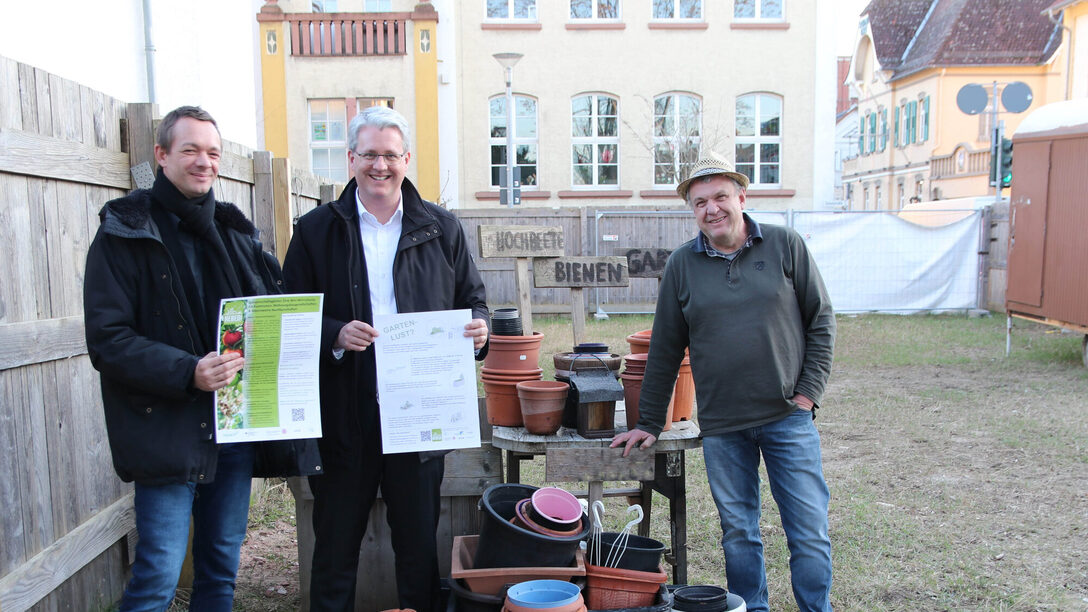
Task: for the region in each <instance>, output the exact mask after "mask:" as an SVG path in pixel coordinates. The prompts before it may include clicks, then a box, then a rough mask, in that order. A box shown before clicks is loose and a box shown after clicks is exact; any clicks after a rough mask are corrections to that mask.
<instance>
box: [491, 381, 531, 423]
mask: <svg viewBox="0 0 1088 612" xmlns="http://www.w3.org/2000/svg"><path fill="white" fill-rule="evenodd" d="M484 391H486V392H487V398H486V401H485V403H486V404H487V422H488V423H490V424H492V425H499V426H504V427H521V425H522V423H523V421H522V420H521V400H520V399H518V391H517V386H516V383H504V382H494V381H490V380H487V379H484Z"/></svg>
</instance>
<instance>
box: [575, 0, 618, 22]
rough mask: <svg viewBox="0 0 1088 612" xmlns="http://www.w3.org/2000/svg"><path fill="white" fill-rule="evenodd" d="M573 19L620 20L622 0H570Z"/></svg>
mask: <svg viewBox="0 0 1088 612" xmlns="http://www.w3.org/2000/svg"><path fill="white" fill-rule="evenodd" d="M570 18H571V19H600V20H609V19H619V18H620V0H570Z"/></svg>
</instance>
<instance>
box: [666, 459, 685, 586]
mask: <svg viewBox="0 0 1088 612" xmlns="http://www.w3.org/2000/svg"><path fill="white" fill-rule="evenodd" d="M672 479H673V481H674V488H673V492H674V494H673V497H672V499H670V500H669V519H670V522H671V523H672V546H673V555H674V556H675V558H676V565H675V566H673V582H674V583H676V584H687V583H688V491H687V481H686V470H685V469H684V451H680V474H679V475H678V476H675V477H672Z"/></svg>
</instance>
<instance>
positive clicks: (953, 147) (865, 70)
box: [843, 0, 1086, 210]
mask: <svg viewBox="0 0 1088 612" xmlns="http://www.w3.org/2000/svg"><path fill="white" fill-rule="evenodd" d="M1052 4H1053V0H874V1H873V2H871V3H870V4H869V6H868V7H867V8H866V9H865V11H864V12H863V13H862V15H861V20H860V22H859V28H858V30H859V37H858V43H857V47H856V50H855V53H854V56H853V59H852V64H851V69H850V73H849V75H848V77H847V81H848V84H849V85H850V87H851V89H852V91H853V92H854V93H855V94H856V95H857V97H858V112H859V121H860V125H861V130H860V132H861V133H860V136H859V147H860V154H859V155H858V156H857V157H856V158H854V159H852V160H848V161H847V162H846V163H845V164H844V170H843V183H844V185H845V186H846V191H847V196H846V197H847V201H848V206H849V208H851V209H853V210H895V209H898V208H901V207H902V206H903V205H905V204H907V203H908V202H909V201H910V200H911V199H912V198H913V197H917V198H919V199H920V200H923V201H925V200H944V199H951V198H959V197H970V196H985V195H987V194H993V193H994V188H993V187H990V186H989V182H990V181H989V173H990V157H991V155H990V146H991V144H990V143H991V131H992V126H993V122H994V115H993V114H992V112H991V110H992V104H993V101H994V99H995V94H996V99H997V100H998V111H999V114H998V115H997V120H998V121H1001V122H1003V123H1004V130H1005V134H1006V136H1011V135H1012V134H1013V133H1015V131H1016V126H1017V125H1019V122H1020V120H1021V119H1023V117H1025V116H1026V113H1028V112H1030V111H1031V110H1032V109H1034V108H1037V107H1039V106H1041V105H1043V104H1046V103H1048V102H1054V101H1057V100H1061V99H1064V98H1063V96H1065V95H1069V94H1068V93H1066V91H1063V87H1062V86H1061V83H1062V82H1064V80H1065V74H1066V73H1067V72H1068V69H1067V67H1066V66H1065V65H1064V63H1065V57H1066V55H1067V52H1068V47H1069V45H1068V37H1067V36H1066V35H1063V33H1064V32H1067V30H1065V29H1064V28H1063V25H1062V10H1061V9H1062V8H1063V7H1057V8H1056V9H1051V10H1050V11H1048V10H1047V9H1048V8H1051V5H1052ZM1058 4H1059V5H1066V6H1068V5H1072V4H1079V5H1082V6H1083V5H1085V4H1086V3H1085V2H1083V1H1082V2H1059V3H1058ZM1067 12H1069V13H1072V12H1073V11H1072V10H1071V9H1070V10H1067ZM1084 12H1086V11H1084V10H1081V12H1080V13H1078V14H1082V13H1084ZM1065 19H1066V21H1068V20H1070V19H1073V20H1076V18H1074V17H1070V16H1066V17H1065ZM1075 53H1076V51H1075V50H1074V54H1075ZM1073 80H1074V81H1075V80H1076V79H1075V78H1074V79H1073ZM1081 80H1084V79H1083V77H1082V78H1081ZM1016 82H1019V83H1023V84H1026V85H1027V86H1028V87H1029V88H1030V91H1031V95H1030V96H1029V97H1026V98H1025V97H1023V96H1021V98H1022V99H1023V101H1024V102H1025V103H1026V104H1027V106H1026V108H1024V109H1023V112H1020V113H1014V112H1009V111H1008V110H1006V106H1007V105H1012V106H1015V104H1014V103H1013V98H1016V97H1017V96H1015V95H1014V94H1015V93H1016V89H1017V87H1019V86H1016V87H1013V86H1010V85H1011V84H1012V83H1016ZM1078 82H1079V81H1078ZM970 84H977V85H980V86H982V87H983V90H984V93H985V94H986V95H985V96H983V97H982V98H981V104H982V106H984V108H983V109H981V110H982V112H978V113H977V114H973V115H970V114H966V113H964V112H963V111H961V110H960V109H959V107H958V105H957V96H958V95H959V92H960V91H961V88H963V87H964V86H965V85H970ZM1082 87H1083V86H1082ZM1074 88H1075V85H1071V86H1070V88H1069V89H1068V91H1073V90H1074ZM1006 90H1007V91H1006ZM1003 96H1004V97H1003ZM1002 100H1004V103H1002Z"/></svg>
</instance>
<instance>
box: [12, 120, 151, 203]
mask: <svg viewBox="0 0 1088 612" xmlns="http://www.w3.org/2000/svg"><path fill="white" fill-rule="evenodd" d="M0 172H9V173H12V174H27V175H30V176H39V177H43V178H52V179H60V180H63V181H74V182H79V183H90V184H92V185H106V186H108V187H117V188H118V189H128V188H129V186H130V184H131V182H132V181H131V179H130V178H129V174H128V155H126V154H125V153H121V152H119V151H110V150H109V149H102V148H99V147H96V146H93V145H86V144H82V143H79V142H69V141H65V140H62V139H60V138H55V137H52V136H43V135H41V134H33V133H31V132H24V131H22V130H15V129H10V128H5V129H0Z"/></svg>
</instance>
